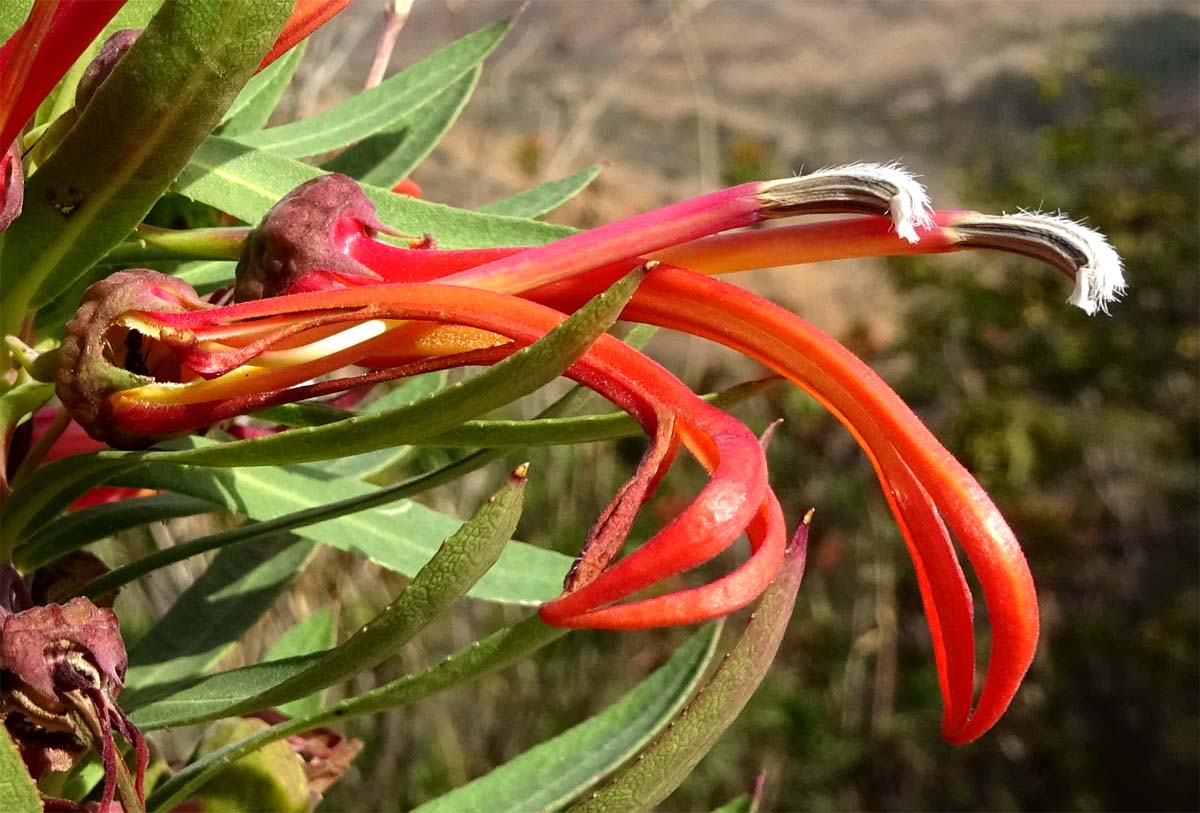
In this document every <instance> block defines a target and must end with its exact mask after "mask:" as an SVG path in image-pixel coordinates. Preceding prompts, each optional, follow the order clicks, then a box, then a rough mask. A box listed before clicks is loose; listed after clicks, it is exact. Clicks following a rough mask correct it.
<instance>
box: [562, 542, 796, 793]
mask: <svg viewBox="0 0 1200 813" xmlns="http://www.w3.org/2000/svg"><path fill="white" fill-rule="evenodd" d="M807 539H808V526H807V524H805V525H802V526H801V528H800V530H799V531H798V532H797V534H796V537H795V538H794V539H793V540H792V544H791V547H790V548H789V550H788V553H787V556H786V558H785V559H784V564H783V569H782V570H780V572H779V575H778V576H776V577H775V581H774V582H773V583H772V584H771V586H770V587H769V588H767V591H766V592H765V593H763V597H762V599H761V600H760V601H759V603H758V607H757V608H756V609H755V611H754V612H753V613H752V614H751V616H750V620H749V621H748V622H747V624H746V628H745V630H743V632H742V635H741V637H740V638H739V639H738V642H737V643H736V644H734V646H733V648H732V649H731V650H729V653H728V654H727V655H726V656H725V657H724V658H723V659H722V661H721V665H720V666H719V667H718V668H717V671H716V672H714V673H713V675H712V677H711V678H709V679H708V681H707V682H706V683H705V684H704V687H703V688H702V689H701V690H700V691H699V692H698V693H697V695H696V697H695V699H694V700H693V701H692V702H691V703H690V704H689V705H688V706H687V708H685V709H684V710H683V711H682V712H681V713H680V714H679V716H678V717H677V718H676V719H675V721H674V723H673V724H672V725H671V727H670V728H669V729H668V730H667V731H666V733H664V734H663V735H662V736H661V737H659V738H658V739H657V740H655V741H654V742H653V743H652V744H651V745H650V746H648V747H647V748H646V749H645V750H644V751H642V753H641V754H639V755H638V759H637V762H635V763H633V764H631V765H630V767H629V768H628V769H626V770H625V771H624V772H623V773H621V774H620V775H618V776H617V778H616V779H614V780H613V781H612V782H610V783H608V784H605V785H603V786H601V788H600V789H599V790H597V791H596V792H594V793H592V794H591V796H589V797H588V798H587V799H585V800H583V801H582V802H580V803H579V804H577V805H575V806H574V807H572V808H571V810H572V811H578V812H579V813H583V811H587V813H602V811H619V812H620V813H627V811H637V810H650V809H651V808H653V807H655V806H656V805H658V803H659V802H661V801H662V800H663V799H665V798H667V796H669V795H670V794H671V793H672V791H674V790H675V788H677V787H679V784H680V783H681V782H682V781H683V780H684V779H685V778H687V776H688V774H690V773H691V772H692V768H694V767H695V766H696V763H697V762H699V761H700V760H701V758H703V757H704V755H705V754H707V753H708V751H709V749H711V748H712V746H713V745H714V744H715V743H716V741H717V740H718V739H719V738H720V736H721V734H722V733H724V731H725V729H727V728H728V727H729V726H730V724H732V723H733V721H734V719H735V718H736V717H737V715H738V713H739V712H741V710H742V707H744V706H745V705H746V701H748V700H749V699H750V695H752V694H754V690H755V689H757V688H758V684H759V683H761V682H762V679H763V677H765V676H766V674H767V670H768V669H769V668H770V666H771V661H772V660H774V658H775V652H776V650H778V649H779V642H780V641H781V640H783V633H784V631H785V630H786V629H787V623H788V619H789V618H791V615H792V607H793V606H795V603H796V591H797V590H798V589H799V587H800V578H801V576H803V575H804V555H805V550H806V547H807Z"/></svg>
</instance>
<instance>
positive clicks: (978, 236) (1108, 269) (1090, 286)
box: [953, 211, 1125, 315]
mask: <svg viewBox="0 0 1200 813" xmlns="http://www.w3.org/2000/svg"><path fill="white" fill-rule="evenodd" d="M953 228H954V230H955V231H956V232H959V233H960V234H962V235H963V236H964V237H965V238H966V241H967V242H968V243H971V244H974V245H978V246H981V247H988V248H999V249H1001V250H1008V251H1017V252H1019V253H1022V254H1028V255H1030V256H1034V257H1040V258H1041V259H1043V260H1046V261H1047V262H1050V263H1052V264H1054V265H1056V266H1058V267H1059V268H1061V269H1062V270H1063V271H1066V272H1067V273H1068V274H1070V275H1071V276H1072V278H1073V279H1074V280H1075V288H1074V290H1073V291H1071V296H1070V297H1069V298H1068V299H1067V302H1068V303H1070V304H1072V305H1074V306H1076V307H1077V308H1080V309H1081V310H1083V311H1084V312H1085V313H1087V314H1088V315H1093V314H1095V313H1096V312H1097V311H1100V312H1102V313H1108V306H1109V305H1110V304H1111V303H1113V302H1115V301H1116V300H1117V299H1118V298H1120V296H1121V294H1123V293H1124V292H1125V275H1124V272H1123V269H1122V263H1121V257H1120V256H1119V255H1118V254H1117V252H1116V249H1114V248H1113V247H1112V246H1111V245H1110V244H1109V242H1108V240H1106V239H1105V238H1104V235H1102V234H1100V232H1098V231H1096V230H1095V229H1089V228H1088V227H1087V226H1084V225H1081V224H1079V223H1076V222H1075V221H1074V220H1071V219H1070V218H1068V217H1066V216H1064V215H1062V214H1053V215H1052V214H1043V213H1041V212H1025V211H1022V212H1019V213H1017V214H1013V215H1009V214H1006V215H998V216H997V215H979V214H970V215H966V216H964V217H963V218H962V219H961V220H960V221H958V222H956V223H955V224H954V227H953Z"/></svg>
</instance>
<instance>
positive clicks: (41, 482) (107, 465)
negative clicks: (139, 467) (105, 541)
mask: <svg viewBox="0 0 1200 813" xmlns="http://www.w3.org/2000/svg"><path fill="white" fill-rule="evenodd" d="M136 463H137V458H136V457H134V456H131V455H104V454H93V455H79V456H77V457H67V458H63V459H61V460H55V461H53V462H52V463H49V464H47V465H45V466H42V467H41V468H39V469H37V470H35V471H34V472H33V474H31V475H29V476H28V477H27V478H24V479H22V480H21V481H20V483H18V484H17V486H16V487H15V488H14V489H13V490H12V493H11V494H9V495H8V504H7V505H5V506H4V523H3V525H0V560H2V559H4V558H5V557H7V556H9V555H11V553H12V551H13V550H14V549H15V548H16V547H17V546H18V545H20V544H21V543H23V542H24V541H25V539H26V537H27V534H26V529H27V528H30V527H38V526H39V525H43V524H46V523H48V522H50V520H51V519H53V518H54V517H55V516H57V515H58V513H59V512H60V511H63V510H64V509H65V508H66V507H67V506H68V505H70V504H71V503H73V502H74V501H75V500H77V499H79V498H80V497H82V496H83V495H84V494H85V493H86V492H87V491H88V489H91V488H95V487H96V486H98V485H100V484H101V483H103V482H104V481H105V480H107V479H108V478H109V477H112V476H113V475H114V474H116V473H117V472H119V471H121V470H122V469H127V468H132V467H133V466H134V465H135V464H136Z"/></svg>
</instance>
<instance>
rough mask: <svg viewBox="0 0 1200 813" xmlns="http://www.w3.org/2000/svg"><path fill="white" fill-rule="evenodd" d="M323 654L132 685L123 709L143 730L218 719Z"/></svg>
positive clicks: (123, 696)
mask: <svg viewBox="0 0 1200 813" xmlns="http://www.w3.org/2000/svg"><path fill="white" fill-rule="evenodd" d="M323 655H324V653H322V652H313V653H310V654H308V655H295V656H292V657H290V658H283V659H280V660H277V661H263V662H262V663H256V664H253V665H251V666H243V667H241V668H239V669H227V670H225V671H223V672H214V673H213V674H211V675H189V676H188V677H186V678H177V679H174V680H166V681H162V682H159V683H150V684H146V685H143V686H129V687H127V688H126V689H125V691H123V692H122V693H121V708H123V709H124V710H125V711H126V712H128V713H129V716H130V719H131V720H133V722H134V724H136V725H137V726H138V727H139V728H141V729H142V730H143V731H153V730H155V729H157V728H166V727H168V726H178V725H186V724H190V723H194V722H203V721H207V720H215V719H218V718H220V717H222V716H224V710H225V709H227V708H229V707H230V706H231V705H233V704H234V703H238V702H240V701H242V700H245V699H246V698H247V697H253V696H254V695H256V694H258V693H259V692H263V691H266V690H267V689H269V688H271V687H272V686H277V685H278V684H280V683H282V682H283V681H285V680H287V679H288V678H291V677H294V676H296V675H298V674H300V673H302V672H304V671H305V670H306V669H308V668H309V667H310V666H312V665H313V664H314V663H316V662H317V661H318V660H320V659H321V658H322V656H323Z"/></svg>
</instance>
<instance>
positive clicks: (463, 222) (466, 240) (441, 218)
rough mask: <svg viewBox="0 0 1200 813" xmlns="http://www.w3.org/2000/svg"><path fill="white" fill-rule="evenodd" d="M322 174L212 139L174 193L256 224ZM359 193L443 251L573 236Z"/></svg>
mask: <svg viewBox="0 0 1200 813" xmlns="http://www.w3.org/2000/svg"><path fill="white" fill-rule="evenodd" d="M324 174H326V173H325V172H322V171H321V170H320V169H317V168H316V167H313V166H309V165H308V164H304V163H301V162H300V161H297V160H295V159H293V158H285V157H284V156H282V155H274V154H272V153H270V152H266V151H265V150H256V149H254V148H252V147H249V146H247V145H245V144H241V143H239V142H237V141H234V140H232V139H227V138H219V137H215V136H212V137H209V138H207V139H205V141H204V143H203V144H201V145H200V148H199V149H198V150H196V152H195V153H193V155H192V157H191V160H190V161H189V162H188V165H187V167H186V168H185V169H184V170H183V172H182V173H180V175H179V179H178V181H177V183H176V187H175V190H176V191H177V192H179V193H181V194H183V195H186V196H188V197H189V198H192V199H193V200H198V201H200V202H201V203H207V204H208V205H209V206H212V207H214V208H217V209H220V210H221V211H223V212H228V213H229V214H231V215H233V216H234V217H236V218H238V219H240V220H243V221H245V222H246V223H257V222H259V221H260V220H262V218H263V215H265V214H266V213H267V210H268V209H270V208H271V207H272V206H274V205H275V204H276V203H277V202H278V201H279V199H280V198H282V197H283V196H284V195H286V194H287V193H288V192H291V191H292V190H293V189H295V188H296V187H297V186H299V185H300V184H302V183H304V182H305V181H310V180H312V179H313V178H316V177H318V176H320V175H324ZM363 192H365V193H366V195H367V197H368V198H369V199H370V200H371V202H372V203H374V204H375V207H376V209H377V211H378V214H379V219H380V220H382V221H383V222H384V223H385V224H387V225H388V226H391V227H392V228H394V229H397V230H399V231H402V232H404V233H405V234H432V235H433V236H434V237H436V238H437V241H438V245H439V246H441V247H442V248H472V247H480V246H483V247H486V246H528V245H540V244H541V243H546V242H549V241H550V240H555V239H558V238H559V237H564V236H566V235H568V234H570V233H571V230H570V229H567V228H565V227H563V226H553V225H550V224H548V223H538V222H536V221H531V220H525V219H522V218H515V217H500V216H498V215H486V214H477V213H475V212H467V211H464V210H462V209H453V208H451V207H449V206H442V205H440V204H437V203H429V202H428V201H423V200H416V199H414V198H410V197H407V196H405V195H397V194H395V193H393V192H391V191H390V190H388V189H384V188H382V187H378V186H372V185H370V184H364V185H363Z"/></svg>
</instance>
